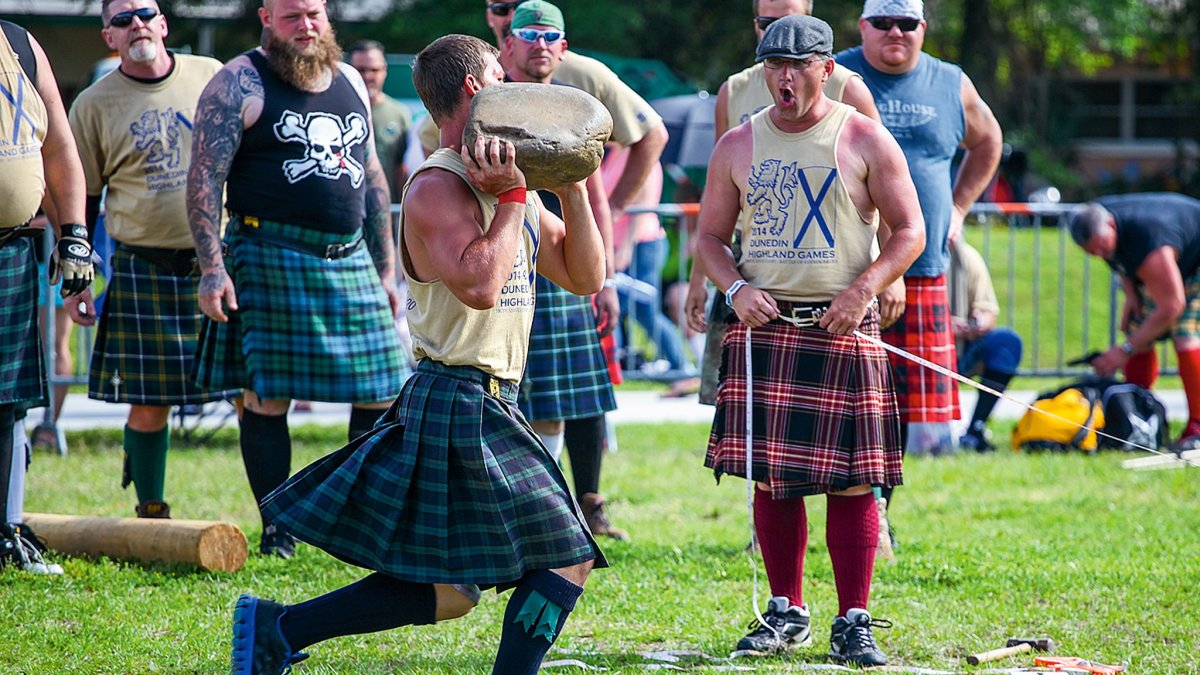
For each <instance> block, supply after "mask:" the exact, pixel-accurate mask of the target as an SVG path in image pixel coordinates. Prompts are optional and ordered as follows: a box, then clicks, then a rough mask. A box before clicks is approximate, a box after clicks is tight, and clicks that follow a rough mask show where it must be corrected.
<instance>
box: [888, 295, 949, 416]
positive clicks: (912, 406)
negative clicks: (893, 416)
mask: <svg viewBox="0 0 1200 675" xmlns="http://www.w3.org/2000/svg"><path fill="white" fill-rule="evenodd" d="M904 287H905V307H904V314H903V315H902V316H901V317H900V320H899V321H897V322H896V323H894V324H892V325H891V326H889V327H888V328H887V330H885V331H883V341H884V342H886V343H888V344H890V345H892V346H895V347H899V348H900V349H903V350H905V351H907V352H911V353H913V354H916V355H917V356H920V357H921V358H923V359H925V360H926V361H930V362H932V363H936V364H937V365H939V366H942V367H944V368H946V369H948V370H954V369H955V368H956V367H957V366H958V356H957V354H955V350H954V332H953V330H952V326H951V323H950V297H949V295H948V294H947V292H946V275H944V274H943V275H941V276H937V277H905V278H904ZM888 359H890V360H891V362H892V378H893V380H894V381H895V385H896V403H897V405H898V406H899V407H900V419H901V421H903V422H904V423H906V424H907V423H909V422H949V421H951V420H956V419H958V417H959V409H958V385H956V384H955V382H954V380H953V379H952V378H950V377H949V376H948V375H942V374H941V373H938V372H936V371H934V370H932V369H930V368H926V367H925V366H922V365H920V364H917V363H914V362H912V361H909V360H908V359H906V358H904V357H902V356H898V355H896V354H891V353H889V354H888Z"/></svg>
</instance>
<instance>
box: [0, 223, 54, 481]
mask: <svg viewBox="0 0 1200 675" xmlns="http://www.w3.org/2000/svg"><path fill="white" fill-rule="evenodd" d="M33 246H34V240H32V239H29V238H28V237H17V238H16V239H13V240H12V241H10V242H8V243H7V244H5V245H4V246H0V403H16V404H24V405H26V406H27V407H30V408H36V407H40V406H44V405H46V391H47V386H46V364H45V361H44V359H43V354H42V337H41V333H40V332H39V331H38V314H37V312H38V293H40V292H41V287H40V286H39V285H38V267H37V261H36V260H35V259H34V257H33ZM4 480H7V478H5V479H4Z"/></svg>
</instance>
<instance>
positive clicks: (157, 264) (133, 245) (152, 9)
mask: <svg viewBox="0 0 1200 675" xmlns="http://www.w3.org/2000/svg"><path fill="white" fill-rule="evenodd" d="M100 18H101V20H102V21H103V23H104V29H103V30H102V31H101V34H102V35H103V37H104V41H105V43H106V44H107V45H108V47H109V48H110V49H114V50H116V51H117V53H118V54H119V55H120V58H121V64H120V65H119V66H118V67H117V69H116V70H115V71H113V72H112V73H111V74H109V75H108V76H106V77H104V78H101V79H100V80H99V81H98V82H96V83H95V84H94V85H92V86H90V87H88V88H87V89H86V90H84V92H83V93H82V94H80V95H79V98H78V99H76V100H75V104H74V105H72V106H71V115H70V120H71V130H72V131H73V132H74V133H75V141H76V143H77V144H78V146H79V157H80V159H81V160H82V161H83V170H84V175H85V176H86V177H87V187H88V190H87V192H88V198H87V225H88V229H89V230H94V229H95V225H96V220H97V218H98V215H99V212H100V198H101V194H103V193H104V191H105V189H106V188H107V190H108V192H107V195H108V196H107V201H106V216H105V223H106V225H107V229H108V232H109V233H110V234H111V235H112V237H113V239H115V240H116V242H117V249H116V252H115V254H114V255H113V275H112V279H110V280H109V282H108V290H107V300H106V302H105V309H104V315H103V317H101V320H100V328H99V331H98V333H97V335H96V348H95V349H94V350H93V352H92V361H91V367H90V369H89V380H88V396H90V397H91V398H94V399H99V400H101V401H109V402H113V403H129V404H130V409H129V419H128V421H127V423H126V425H125V440H124V447H125V468H124V479H123V480H122V485H124V486H128V485H129V483H131V482H132V483H133V484H134V488H135V489H136V491H137V499H138V504H137V507H136V509H135V510H136V512H137V515H138V517H139V518H168V517H170V507H168V506H167V503H166V502H165V501H163V491H164V482H165V480H166V473H167V450H168V448H169V446H170V434H169V429H168V428H167V421H168V418H169V417H170V413H171V406H173V405H185V404H199V403H205V402H208V401H214V400H219V399H221V398H225V397H233V396H239V395H240V394H241V392H239V391H238V390H237V388H236V387H233V388H231V389H230V390H229V391H220V390H212V391H208V390H204V389H201V388H199V387H197V386H196V385H195V383H194V382H193V381H192V378H191V369H192V359H193V358H194V356H195V353H196V339H197V336H198V335H199V334H200V319H201V314H200V307H199V305H197V304H196V281H197V280H196V278H195V277H194V276H193V269H194V267H195V259H196V253H195V246H193V244H192V235H191V232H190V231H189V230H188V223H187V206H186V204H185V203H184V195H185V191H186V187H187V185H186V183H187V169H188V164H189V163H190V162H191V129H192V127H193V122H194V120H195V118H196V99H197V98H199V96H200V92H201V91H202V90H203V89H204V85H206V84H207V83H208V80H209V79H210V78H211V77H212V76H213V74H214V73H216V72H217V71H218V70H220V69H221V62H220V61H217V60H215V59H210V58H207V57H204V56H191V55H187V54H175V53H172V52H171V51H169V50H167V48H166V47H165V46H164V45H163V40H164V38H166V36H167V33H168V30H167V20H166V17H164V16H163V15H162V12H161V11H160V10H159V6H158V3H157V2H155V0H106V1H105V2H104V3H103V4H102V9H101V12H100ZM65 304H66V307H67V311H68V312H69V313H70V314H71V317H72V318H73V319H74V320H75V322H76V323H79V324H82V325H92V324H94V323H96V314H95V312H93V311H91V307H92V298H91V291H84V292H83V293H82V294H80V295H78V296H76V297H73V298H68V299H67V301H66V303H65ZM149 317H153V320H152V321H148V320H147V318H149Z"/></svg>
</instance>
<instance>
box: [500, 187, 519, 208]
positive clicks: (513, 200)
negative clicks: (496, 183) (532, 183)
mask: <svg viewBox="0 0 1200 675" xmlns="http://www.w3.org/2000/svg"><path fill="white" fill-rule="evenodd" d="M497 196H498V197H500V203H501V204H524V203H525V188H523V187H515V188H513V189H511V190H505V191H504V192H501V193H500V194H499V195H497Z"/></svg>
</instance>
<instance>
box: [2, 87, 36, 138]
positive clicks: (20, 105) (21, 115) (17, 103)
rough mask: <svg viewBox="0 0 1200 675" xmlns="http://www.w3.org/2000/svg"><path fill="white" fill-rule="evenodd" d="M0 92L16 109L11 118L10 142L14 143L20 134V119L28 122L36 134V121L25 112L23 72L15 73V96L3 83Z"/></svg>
mask: <svg viewBox="0 0 1200 675" xmlns="http://www.w3.org/2000/svg"><path fill="white" fill-rule="evenodd" d="M0 94H4V98H6V99H8V102H9V103H11V104H13V108H15V109H16V115H15V118H14V119H13V133H12V144H13V145H16V144H17V139H18V138H19V137H20V135H21V120H22V119H24V120H25V121H26V122H28V123H29V128H30V129H31V130H32V132H33V133H34V134H36V133H37V122H36V121H34V119H33V118H32V117H30V116H29V113H27V112H25V74H24V73H17V95H16V96H15V97H14V96H13V93H12V92H11V91H9V90H8V88H7V87H5V86H4V85H3V84H0Z"/></svg>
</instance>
